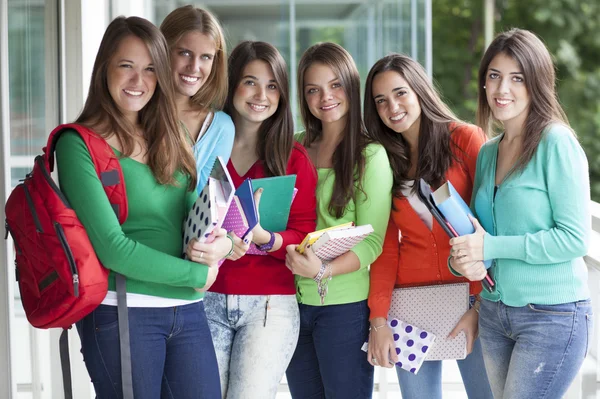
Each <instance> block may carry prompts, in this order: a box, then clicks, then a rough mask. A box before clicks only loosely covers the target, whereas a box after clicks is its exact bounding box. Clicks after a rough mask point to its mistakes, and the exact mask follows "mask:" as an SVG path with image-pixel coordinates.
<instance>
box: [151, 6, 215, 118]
mask: <svg viewBox="0 0 600 399" xmlns="http://www.w3.org/2000/svg"><path fill="white" fill-rule="evenodd" d="M160 30H161V32H162V33H163V35H165V39H167V43H168V44H169V48H171V49H173V47H175V46H176V45H177V42H179V40H180V39H181V38H182V37H183V36H184V35H185V34H186V33H189V32H200V33H202V34H204V35H206V36H209V37H210V38H212V40H213V41H214V44H215V48H216V50H217V51H216V53H215V59H214V60H213V65H212V69H211V71H210V75H209V76H208V78H207V79H206V82H204V84H203V85H202V87H201V88H200V89H199V90H198V92H196V94H194V95H193V96H192V97H191V101H192V104H195V105H197V106H199V107H202V108H209V109H213V110H221V109H223V106H224V105H225V99H226V98H227V59H226V53H227V51H226V45H225V36H224V35H223V29H222V28H221V25H220V24H219V21H218V20H217V18H216V17H215V16H214V15H212V14H211V13H210V12H208V11H206V10H203V9H201V8H197V7H194V6H191V5H187V6H184V7H179V8H176V9H175V10H173V11H171V13H170V14H169V15H167V17H166V18H165V20H164V21H163V22H162V24H160Z"/></svg>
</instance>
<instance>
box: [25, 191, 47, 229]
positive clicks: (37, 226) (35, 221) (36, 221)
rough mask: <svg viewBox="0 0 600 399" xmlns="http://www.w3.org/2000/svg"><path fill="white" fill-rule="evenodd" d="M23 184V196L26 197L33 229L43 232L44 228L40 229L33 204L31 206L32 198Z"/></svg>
mask: <svg viewBox="0 0 600 399" xmlns="http://www.w3.org/2000/svg"><path fill="white" fill-rule="evenodd" d="M21 185H22V186H23V191H24V192H25V198H26V199H27V205H28V206H29V210H30V211H31V215H32V216H33V223H35V230H36V231H37V232H38V233H43V232H44V229H42V224H41V223H40V219H39V218H38V215H37V212H36V211H35V206H33V200H32V199H31V194H29V189H28V188H27V186H26V185H25V184H21Z"/></svg>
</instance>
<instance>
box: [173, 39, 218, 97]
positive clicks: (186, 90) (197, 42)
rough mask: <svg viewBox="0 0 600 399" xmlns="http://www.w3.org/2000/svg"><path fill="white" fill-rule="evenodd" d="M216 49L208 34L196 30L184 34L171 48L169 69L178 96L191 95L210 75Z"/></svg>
mask: <svg viewBox="0 0 600 399" xmlns="http://www.w3.org/2000/svg"><path fill="white" fill-rule="evenodd" d="M216 52H217V49H216V47H215V42H214V40H213V39H212V38H210V37H209V36H207V35H205V34H203V33H200V32H198V31H192V32H188V33H186V34H184V35H183V36H182V37H181V39H179V41H178V42H177V43H176V44H175V46H174V47H173V48H172V49H171V69H172V70H173V79H174V81H175V91H176V93H177V95H178V96H184V97H191V96H193V95H194V94H196V93H197V92H198V90H200V88H201V87H202V85H203V84H204V83H205V82H206V80H207V79H208V77H209V76H210V72H211V70H212V66H213V62H214V60H215V54H216Z"/></svg>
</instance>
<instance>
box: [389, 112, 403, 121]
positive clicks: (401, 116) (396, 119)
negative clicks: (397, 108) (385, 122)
mask: <svg viewBox="0 0 600 399" xmlns="http://www.w3.org/2000/svg"><path fill="white" fill-rule="evenodd" d="M405 115H406V112H403V113H401V114H398V115H396V116H392V117H391V118H390V119H391V120H393V121H399V120H400V119H402V118H404V116H405Z"/></svg>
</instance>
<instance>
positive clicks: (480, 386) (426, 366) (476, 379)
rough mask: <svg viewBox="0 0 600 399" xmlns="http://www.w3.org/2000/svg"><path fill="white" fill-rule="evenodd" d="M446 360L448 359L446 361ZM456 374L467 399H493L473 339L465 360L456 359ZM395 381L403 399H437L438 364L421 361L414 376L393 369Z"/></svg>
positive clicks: (478, 344) (439, 388)
mask: <svg viewBox="0 0 600 399" xmlns="http://www.w3.org/2000/svg"><path fill="white" fill-rule="evenodd" d="M447 361H448V360H447ZM456 362H457V363H458V368H459V370H460V375H461V377H462V380H463V383H464V385H465V390H466V391H467V396H468V397H469V398H471V399H493V396H492V390H491V389H490V384H489V382H488V378H487V375H486V373H485V366H484V364H483V355H482V353H481V342H479V339H476V340H475V343H474V344H473V351H472V352H471V353H470V354H469V356H467V357H466V358H465V359H461V360H457V361H456ZM396 373H397V374H398V382H399V383H400V391H401V392H402V398H403V399H413V398H414V399H419V398H427V399H437V398H439V399H441V398H442V361H441V360H434V361H425V362H423V364H422V365H421V368H420V369H419V372H418V373H417V374H416V375H415V374H412V373H409V372H408V371H406V370H404V369H401V368H400V367H398V366H396Z"/></svg>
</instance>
